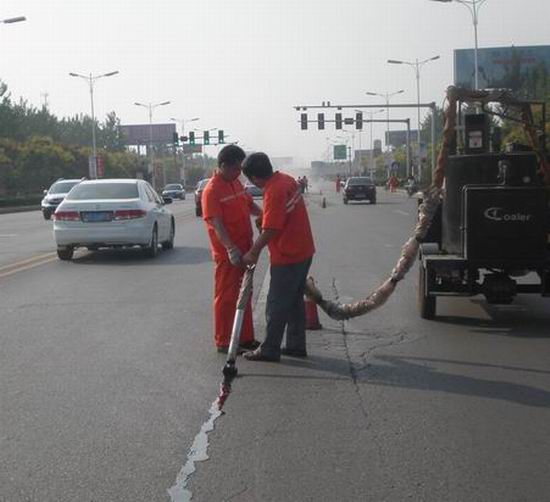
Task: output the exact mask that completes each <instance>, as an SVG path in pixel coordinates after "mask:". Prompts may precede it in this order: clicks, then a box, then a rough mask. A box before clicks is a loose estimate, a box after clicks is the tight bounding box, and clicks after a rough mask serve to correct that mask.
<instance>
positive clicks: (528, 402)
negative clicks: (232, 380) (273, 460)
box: [239, 355, 550, 408]
mask: <svg viewBox="0 0 550 502" xmlns="http://www.w3.org/2000/svg"><path fill="white" fill-rule="evenodd" d="M430 363H432V364H430ZM438 363H440V364H446V365H457V366H458V367H468V366H469V367H472V368H478V367H485V368H490V369H499V370H504V371H513V372H523V373H537V374H538V373H541V374H550V372H549V371H544V370H538V369H531V368H521V367H513V366H504V365H494V364H484V363H476V362H468V361H454V360H446V359H437V358H430V357H426V358H424V357H418V356H415V357H408V356H390V355H380V356H375V357H374V358H373V359H371V360H370V362H369V364H367V365H365V366H362V367H360V368H358V367H357V366H356V365H353V368H354V375H353V376H352V373H351V366H350V364H349V361H348V360H347V359H343V358H342V359H338V358H334V357H326V356H319V355H314V356H311V357H310V358H308V359H305V360H295V359H291V358H284V357H283V358H282V359H281V363H280V364H277V365H270V367H269V371H271V372H269V371H268V372H262V373H256V372H254V368H253V367H252V366H250V365H249V364H246V365H244V364H240V365H239V375H240V377H244V378H266V379H275V380H289V381H292V380H295V381H301V380H307V381H320V382H322V381H350V382H352V381H354V380H355V382H356V383H357V384H358V385H382V386H388V387H399V388H404V389H414V390H421V391H427V392H444V393H448V394H458V395H463V396H477V397H482V398H487V399H498V400H502V401H509V402H512V403H516V404H521V405H524V406H532V407H537V408H541V407H542V408H550V392H549V391H546V390H543V389H539V388H536V387H532V386H529V385H526V384H520V383H514V382H506V381H502V380H489V379H483V378H476V377H472V376H468V375H459V374H457V373H456V371H454V372H453V373H449V372H446V371H444V370H443V369H441V368H438V367H436V364H438ZM260 364H265V363H260ZM264 368H265V367H262V368H261V369H264ZM259 369H260V368H259ZM265 369H267V368H265ZM295 369H296V370H300V371H299V372H298V373H293V370H295ZM251 370H252V371H251ZM281 370H283V371H284V372H281ZM303 370H311V371H316V372H320V373H321V374H314V375H311V374H308V373H304V372H303ZM323 373H332V374H333V375H334V376H330V375H326V374H323Z"/></svg>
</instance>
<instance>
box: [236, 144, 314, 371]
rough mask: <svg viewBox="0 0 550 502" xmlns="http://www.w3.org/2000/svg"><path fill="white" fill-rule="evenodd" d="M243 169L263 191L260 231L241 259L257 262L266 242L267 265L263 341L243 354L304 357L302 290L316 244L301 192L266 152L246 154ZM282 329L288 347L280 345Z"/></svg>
mask: <svg viewBox="0 0 550 502" xmlns="http://www.w3.org/2000/svg"><path fill="white" fill-rule="evenodd" d="M243 173H244V174H245V176H246V177H247V178H248V179H249V180H250V181H251V182H252V183H254V184H255V185H256V186H258V187H260V188H263V190H264V204H263V218H262V233H261V234H260V236H259V237H258V238H257V239H256V241H255V242H254V244H253V246H252V248H251V249H250V251H248V252H247V253H246V254H245V255H244V256H243V262H244V263H245V264H247V265H251V264H254V263H256V262H257V261H258V257H259V255H260V252H261V250H262V249H263V248H264V247H265V246H266V245H267V246H268V248H269V258H270V264H271V267H270V276H271V278H270V283H269V291H268V294H267V302H266V321H267V325H266V336H265V340H264V342H263V343H262V344H261V345H260V347H258V348H257V349H255V350H252V351H250V352H246V353H245V354H244V355H243V357H245V358H246V359H248V360H250V361H273V362H277V361H279V360H280V358H281V354H284V355H288V356H292V357H307V351H306V329H305V328H306V314H305V304H304V291H305V285H306V278H307V273H308V271H309V267H310V265H311V260H312V257H313V254H314V253H315V247H314V244H313V236H312V234H311V226H310V223H309V217H308V214H307V209H306V206H305V202H304V198H303V196H302V191H301V189H300V186H299V184H298V183H297V182H296V181H295V180H294V178H292V177H291V176H288V175H286V174H283V173H280V172H273V167H272V166H271V162H270V161H269V157H268V156H267V155H266V154H265V153H253V154H252V155H250V156H249V157H247V158H246V160H245V161H244V163H243ZM285 329H286V347H285V348H283V349H281V343H282V340H283V336H284V333H285Z"/></svg>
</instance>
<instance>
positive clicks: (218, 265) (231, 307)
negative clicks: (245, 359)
mask: <svg viewBox="0 0 550 502" xmlns="http://www.w3.org/2000/svg"><path fill="white" fill-rule="evenodd" d="M245 157H246V154H245V153H244V151H243V149H242V148H240V147H238V146H237V145H227V146H225V147H224V148H222V150H221V151H220V153H219V154H218V168H217V171H216V173H215V174H214V176H212V178H211V179H210V181H209V182H208V184H207V185H206V187H205V189H204V192H203V194H202V208H203V219H204V221H205V222H206V227H207V231H208V237H209V239H210V248H211V251H212V258H213V259H214V305H213V308H214V343H215V344H216V347H217V350H218V352H222V353H227V351H228V348H229V343H230V341H231V330H232V327H233V319H234V317H235V308H236V305H237V299H238V296H239V289H240V284H241V281H242V276H243V274H244V271H245V265H244V263H243V261H242V256H243V254H245V253H246V252H248V251H249V250H250V248H251V246H252V241H253V231H252V224H251V222H250V216H251V215H256V216H261V214H262V210H261V209H260V207H258V206H257V205H256V203H255V202H254V201H253V199H252V197H251V196H250V195H249V194H248V193H247V192H246V190H245V189H244V187H243V185H242V183H241V182H240V181H239V176H240V175H241V167H242V161H243V160H244V158H245ZM258 346H259V343H258V342H256V341H255V339H254V327H253V325H252V306H251V303H250V301H249V304H248V305H247V307H246V310H245V314H244V319H243V325H242V331H241V344H240V348H241V349H242V350H252V349H254V348H256V347H258Z"/></svg>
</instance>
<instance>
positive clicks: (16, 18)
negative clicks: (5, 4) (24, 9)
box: [0, 16, 27, 24]
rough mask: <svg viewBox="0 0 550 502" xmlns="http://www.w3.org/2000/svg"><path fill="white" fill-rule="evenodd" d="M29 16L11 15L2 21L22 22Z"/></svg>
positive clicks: (7, 22) (9, 22)
mask: <svg viewBox="0 0 550 502" xmlns="http://www.w3.org/2000/svg"><path fill="white" fill-rule="evenodd" d="M26 20H27V18H26V17H25V16H17V17H9V18H8V19H2V20H1V21H0V23H3V24H13V23H20V22H21V21H26Z"/></svg>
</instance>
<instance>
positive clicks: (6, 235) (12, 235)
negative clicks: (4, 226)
mask: <svg viewBox="0 0 550 502" xmlns="http://www.w3.org/2000/svg"><path fill="white" fill-rule="evenodd" d="M11 237H17V234H0V239H9V238H11Z"/></svg>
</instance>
